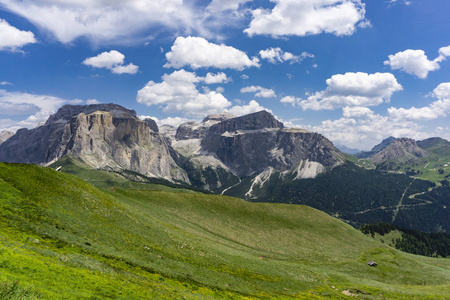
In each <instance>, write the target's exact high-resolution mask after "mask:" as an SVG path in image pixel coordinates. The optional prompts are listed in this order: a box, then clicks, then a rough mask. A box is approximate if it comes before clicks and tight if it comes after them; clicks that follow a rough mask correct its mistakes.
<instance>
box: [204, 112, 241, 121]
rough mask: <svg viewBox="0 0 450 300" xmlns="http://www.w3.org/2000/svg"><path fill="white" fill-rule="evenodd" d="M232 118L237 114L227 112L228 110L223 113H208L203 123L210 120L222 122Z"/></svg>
mask: <svg viewBox="0 0 450 300" xmlns="http://www.w3.org/2000/svg"><path fill="white" fill-rule="evenodd" d="M232 118H236V116H235V115H233V114H230V113H227V112H225V113H221V114H211V115H207V116H206V117H205V118H204V119H203V121H202V123H206V122H208V121H216V122H222V121H225V120H228V119H232Z"/></svg>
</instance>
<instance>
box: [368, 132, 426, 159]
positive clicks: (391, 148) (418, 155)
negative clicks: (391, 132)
mask: <svg viewBox="0 0 450 300" xmlns="http://www.w3.org/2000/svg"><path fill="white" fill-rule="evenodd" d="M429 155H430V154H429V153H428V152H427V151H425V150H424V149H422V148H420V147H419V146H418V145H417V143H416V141H414V140H413V139H408V138H400V139H396V140H394V141H392V142H391V143H390V144H388V145H387V147H385V148H384V149H382V150H381V151H379V152H377V153H376V154H375V155H374V156H372V157H371V158H370V160H371V161H372V162H373V163H374V164H376V165H378V164H381V163H386V162H395V163H411V162H418V161H422V160H423V159H424V158H425V157H428V156H429Z"/></svg>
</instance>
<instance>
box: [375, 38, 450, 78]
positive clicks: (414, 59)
mask: <svg viewBox="0 0 450 300" xmlns="http://www.w3.org/2000/svg"><path fill="white" fill-rule="evenodd" d="M448 56H450V46H447V47H442V48H440V49H439V56H438V57H437V58H436V59H434V60H429V59H428V57H427V56H426V54H425V51H423V50H411V49H408V50H405V51H401V52H398V53H396V54H391V55H389V56H388V57H389V60H386V61H385V62H384V64H385V65H387V66H390V67H391V69H393V70H400V71H403V72H406V73H408V74H410V75H415V76H417V77H419V78H422V79H425V78H427V76H428V73H429V72H432V71H436V70H439V68H440V65H439V63H441V62H442V61H444V60H446V58H447V57H448Z"/></svg>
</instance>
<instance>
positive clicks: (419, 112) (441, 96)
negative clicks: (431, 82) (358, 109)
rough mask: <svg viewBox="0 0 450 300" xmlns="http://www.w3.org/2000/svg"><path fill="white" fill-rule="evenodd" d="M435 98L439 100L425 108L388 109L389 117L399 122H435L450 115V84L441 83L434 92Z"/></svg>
mask: <svg viewBox="0 0 450 300" xmlns="http://www.w3.org/2000/svg"><path fill="white" fill-rule="evenodd" d="M433 96H434V97H436V98H437V99H438V100H437V101H434V102H432V103H430V105H428V106H425V107H420V108H416V107H414V106H413V107H411V108H407V109H405V108H402V107H401V108H395V107H391V108H389V109H388V113H389V115H390V116H391V117H392V118H394V119H398V120H433V119H437V118H442V117H446V116H447V114H449V113H450V82H445V83H441V84H440V85H439V86H438V87H437V88H436V89H434V91H433Z"/></svg>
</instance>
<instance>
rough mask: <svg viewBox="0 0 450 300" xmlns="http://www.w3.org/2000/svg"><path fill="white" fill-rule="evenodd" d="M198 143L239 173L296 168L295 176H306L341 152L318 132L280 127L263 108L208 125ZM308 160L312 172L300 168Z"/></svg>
mask: <svg viewBox="0 0 450 300" xmlns="http://www.w3.org/2000/svg"><path fill="white" fill-rule="evenodd" d="M201 145H202V149H203V150H204V151H207V152H211V153H214V154H216V155H217V157H218V158H219V159H220V160H221V161H222V162H223V163H224V164H225V165H226V166H228V167H229V168H230V169H231V170H233V171H234V172H235V173H236V174H237V175H239V176H249V175H252V174H255V173H260V172H263V171H264V170H266V169H267V168H268V167H272V168H274V169H276V170H278V171H281V172H284V171H289V170H296V171H297V172H298V173H299V174H300V175H299V176H298V177H297V179H300V178H306V177H308V178H309V177H315V176H316V175H317V174H319V173H321V172H324V171H326V170H328V169H332V168H334V167H335V166H337V165H340V164H342V163H343V162H344V158H343V156H342V153H341V152H340V151H339V150H337V149H336V148H335V147H334V146H333V144H332V143H331V142H330V141H329V140H327V139H326V138H325V137H323V136H322V135H320V134H317V133H313V132H309V131H306V130H302V129H288V128H284V125H283V124H282V123H281V122H279V121H278V120H276V119H275V118H274V117H273V116H272V115H271V114H270V113H268V112H266V111H261V112H258V113H254V114H250V115H246V116H242V117H238V118H233V119H228V120H225V121H222V122H220V123H218V124H216V125H213V126H211V128H210V130H209V132H208V135H207V136H206V137H205V138H204V139H203V140H202V144H201ZM311 162H315V163H317V164H316V165H315V166H314V167H313V168H314V170H315V171H314V172H303V171H302V170H303V168H304V167H306V168H311V166H312V165H311ZM319 165H320V166H319ZM301 174H303V175H301Z"/></svg>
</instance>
